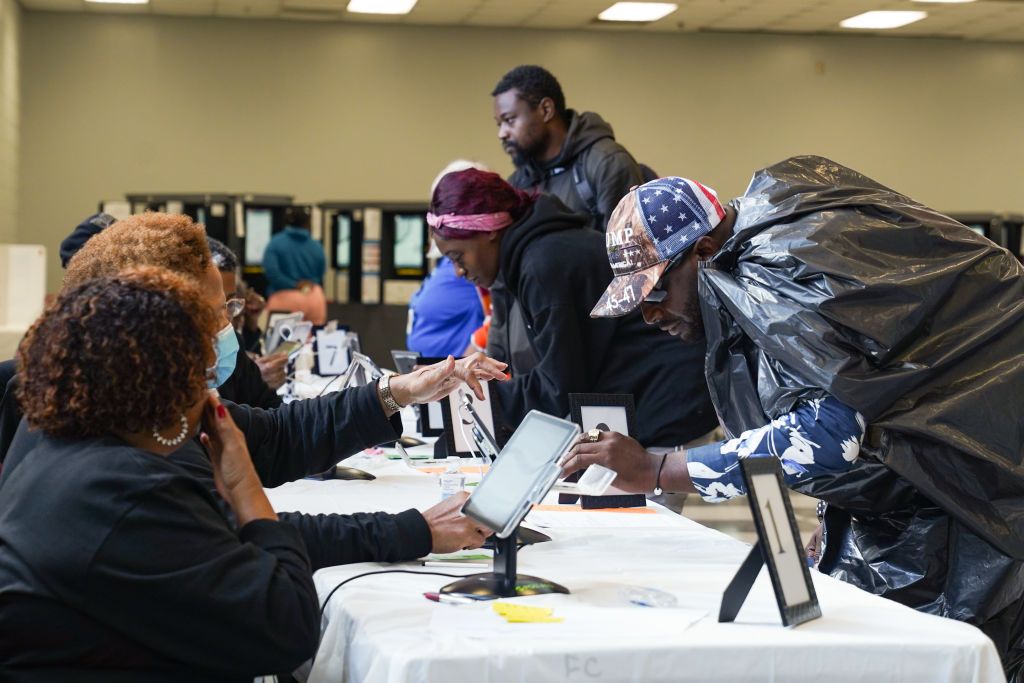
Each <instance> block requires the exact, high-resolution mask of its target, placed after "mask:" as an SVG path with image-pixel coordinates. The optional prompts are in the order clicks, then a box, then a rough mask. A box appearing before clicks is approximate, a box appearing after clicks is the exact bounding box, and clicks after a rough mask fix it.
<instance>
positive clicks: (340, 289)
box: [317, 201, 429, 306]
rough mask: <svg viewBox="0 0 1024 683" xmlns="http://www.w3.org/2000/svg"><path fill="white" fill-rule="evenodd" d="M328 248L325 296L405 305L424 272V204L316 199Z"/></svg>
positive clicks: (358, 301)
mask: <svg viewBox="0 0 1024 683" xmlns="http://www.w3.org/2000/svg"><path fill="white" fill-rule="evenodd" d="M317 207H318V208H319V210H320V215H321V220H322V226H321V227H322V231H323V235H324V250H325V251H326V252H327V277H326V278H325V284H324V289H325V290H326V292H327V298H328V299H333V300H335V301H338V302H339V303H362V304H389V305H396V306H397V305H400V306H407V305H408V304H409V299H410V298H412V295H413V294H415V293H416V290H417V289H419V287H420V285H421V284H422V282H423V278H424V277H426V275H427V258H426V251H427V244H428V242H427V240H428V238H429V232H428V228H427V221H426V212H427V206H426V204H418V203H404V202H336V201H326V202H321V203H319V204H318V205H317Z"/></svg>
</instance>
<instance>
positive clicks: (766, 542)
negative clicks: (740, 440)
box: [718, 456, 821, 626]
mask: <svg viewBox="0 0 1024 683" xmlns="http://www.w3.org/2000/svg"><path fill="white" fill-rule="evenodd" d="M740 469H741V471H742V472H743V479H744V480H745V481H746V484H747V497H748V499H749V501H750V511H751V513H752V514H753V517H754V526H755V527H756V528H757V538H758V541H757V543H755V544H754V547H753V548H751V549H750V554H749V555H747V559H746V560H744V561H743V564H742V565H741V566H740V569H739V571H738V572H736V576H735V578H733V580H732V582H731V583H730V584H729V587H728V588H726V589H725V594H724V595H723V596H722V607H721V610H720V612H719V614H718V620H719V621H732V620H734V619H735V618H736V614H737V613H738V612H739V610H740V606H741V605H742V604H743V601H744V599H746V597H747V593H748V592H749V591H750V586H751V585H752V584H753V583H754V579H756V578H757V575H758V573H759V572H760V570H761V565H762V564H767V565H768V573H769V575H770V576H771V579H772V588H774V589H775V599H776V600H777V601H778V603H779V613H780V614H781V615H782V623H783V625H785V626H792V625H795V624H800V623H803V622H805V621H808V620H810V619H814V618H816V617H820V616H821V608H820V607H819V606H818V597H817V595H815V593H814V585H813V584H812V583H811V574H810V571H809V570H808V568H807V560H806V559H805V557H804V552H803V547H802V545H801V543H800V532H799V531H798V529H797V526H796V518H795V517H793V508H792V506H791V505H790V503H789V495H788V493H789V492H788V490H787V489H786V488H785V484H784V483H783V479H782V467H781V466H780V465H779V460H778V458H775V457H773V456H766V457H753V458H743V459H741V460H740Z"/></svg>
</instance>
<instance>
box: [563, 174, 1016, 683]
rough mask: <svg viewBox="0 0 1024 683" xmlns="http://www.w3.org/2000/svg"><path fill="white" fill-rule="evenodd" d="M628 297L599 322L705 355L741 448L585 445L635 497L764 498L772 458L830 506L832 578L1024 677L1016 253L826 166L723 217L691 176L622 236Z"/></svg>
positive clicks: (617, 442)
mask: <svg viewBox="0 0 1024 683" xmlns="http://www.w3.org/2000/svg"><path fill="white" fill-rule="evenodd" d="M606 246H607V253H608V260H609V262H610V263H611V266H612V270H613V272H614V275H615V277H614V279H613V280H612V282H611V284H610V285H609V286H608V287H607V289H606V291H605V292H604V294H603V295H602V296H601V298H600V300H599V301H598V302H597V305H596V306H595V307H594V309H593V311H592V312H591V315H592V316H596V317H605V316H620V315H624V314H626V313H628V312H629V311H632V310H634V309H636V308H637V307H640V308H641V310H642V312H643V316H644V319H645V320H646V321H647V322H648V323H649V324H652V325H658V326H659V327H660V328H661V329H662V330H664V331H666V332H668V333H669V334H672V335H676V336H678V337H680V338H681V339H683V340H686V341H697V340H701V339H704V340H706V342H707V356H706V360H705V376H706V379H707V382H708V387H709V389H710V392H711V397H712V400H713V402H714V404H715V409H716V411H717V413H718V417H719V420H720V421H721V423H722V427H723V429H724V430H725V433H726V434H727V435H728V436H729V438H728V439H727V440H725V441H722V442H720V443H717V444H710V445H707V446H700V447H697V448H693V449H690V450H686V451H676V452H673V453H670V454H668V455H667V456H665V455H653V454H649V453H647V452H646V451H644V449H643V448H641V447H639V444H636V443H635V442H634V441H632V440H631V439H629V438H628V437H625V436H622V435H618V434H614V433H603V434H601V435H600V437H599V439H597V440H596V441H594V440H588V439H581V440H580V442H578V443H577V444H576V445H575V446H574V447H573V449H572V450H570V452H569V453H568V455H567V456H566V459H565V461H564V462H563V471H564V473H566V474H568V473H571V472H573V471H576V470H578V469H583V468H585V467H587V466H588V465H590V464H592V463H600V464H603V465H606V466H609V467H612V468H613V469H615V470H616V471H617V472H618V477H617V478H616V480H615V482H614V483H615V486H616V487H618V488H620V489H623V490H626V491H635V492H647V491H654V492H656V493H660V492H661V491H662V490H665V491H675V492H697V493H699V494H700V495H701V496H702V497H703V498H704V499H705V500H707V501H712V502H714V501H720V500H725V499H728V498H732V497H735V496H739V495H743V494H745V493H746V491H745V488H744V481H743V478H742V476H741V474H740V472H739V467H738V462H739V460H740V459H741V458H745V457H753V456H765V457H776V458H778V459H779V460H780V463H781V466H782V470H783V473H784V478H785V480H786V483H787V484H788V485H789V486H790V487H791V488H794V489H796V490H799V491H801V492H802V493H806V494H808V495H812V496H815V497H817V498H820V499H822V500H823V501H824V502H826V503H827V507H824V508H821V507H820V508H819V509H820V510H821V513H820V515H819V516H821V517H823V527H822V528H819V532H818V534H816V539H812V542H811V543H810V544H808V554H809V556H810V557H811V558H812V560H813V561H816V562H817V566H818V569H819V570H820V571H823V572H826V573H829V574H832V575H833V576H835V577H837V578H841V579H843V580H846V581H848V582H850V583H853V584H855V585H857V586H859V587H861V588H863V589H864V590H868V591H870V592H873V593H876V594H880V595H883V596H885V597H888V598H891V599H893V600H896V601H898V602H901V603H904V604H907V605H910V606H911V607H914V608H916V609H919V610H921V611H925V612H929V613H932V614H939V615H942V616H947V617H950V618H955V619H958V620H962V621H967V622H969V623H972V624H975V625H977V626H979V627H980V628H981V629H982V630H983V631H984V632H985V633H986V634H987V635H989V636H990V637H991V638H992V640H993V641H994V642H995V644H996V647H997V649H998V650H999V652H1000V655H1001V656H1002V658H1003V664H1004V667H1005V669H1006V671H1007V676H1008V679H1009V680H1010V681H1011V682H1012V681H1024V618H1022V617H1024V610H1022V606H1024V562H1022V560H1024V518H1022V517H1021V515H1020V514H1019V513H1018V511H1019V510H1021V509H1022V505H1024V468H1022V462H1024V423H1022V421H1021V420H1020V417H1019V413H1020V396H1022V395H1024V268H1022V266H1021V263H1020V261H1019V260H1018V259H1017V258H1016V257H1015V256H1014V255H1012V254H1010V253H1009V252H1007V251H1006V250H1005V249H1002V248H1001V247H999V246H997V245H995V244H993V243H992V242H990V241H988V240H987V239H985V238H984V237H982V236H980V235H977V234H975V233H974V232H972V231H971V230H970V229H968V228H967V227H965V226H963V225H961V224H959V223H957V222H956V221H954V220H953V219H951V218H948V217H946V216H943V215H942V214H939V213H937V212H935V211H933V210H931V209H929V208H927V207H925V206H922V205H921V204H919V203H917V202H915V201H913V200H912V199H910V198H908V197H906V196H904V195H901V194H899V193H897V192H895V191H893V190H891V189H889V188H887V187H885V186H883V185H881V184H879V183H877V182H876V181H874V180H871V179H870V178H867V177H865V176H864V175H862V174H860V173H857V172H856V171H853V170H851V169H849V168H845V167H843V166H841V165H839V164H837V163H835V162H833V161H830V160H828V159H824V158H822V157H816V156H804V157H793V158H790V159H786V160H784V161H782V162H779V163H777V164H775V165H773V166H770V167H768V168H765V169H762V170H760V171H758V172H757V173H755V174H754V177H753V179H752V180H751V183H750V185H749V187H748V189H747V191H746V193H745V194H744V195H743V196H742V197H739V198H737V199H735V200H733V201H732V202H730V203H729V204H728V205H727V206H724V207H723V206H722V204H721V203H720V202H719V201H718V197H717V195H716V194H715V192H714V191H713V190H711V189H709V188H707V187H705V186H703V185H701V184H700V183H697V182H694V181H692V180H688V179H685V178H662V179H658V180H655V181H652V182H649V183H646V184H644V185H641V186H640V187H637V188H634V189H633V190H631V191H630V193H629V194H628V195H626V196H625V197H624V198H623V199H622V201H621V202H620V203H619V205H618V206H617V207H616V209H615V211H614V212H613V214H612V217H611V219H610V221H609V223H608V228H607V231H606Z"/></svg>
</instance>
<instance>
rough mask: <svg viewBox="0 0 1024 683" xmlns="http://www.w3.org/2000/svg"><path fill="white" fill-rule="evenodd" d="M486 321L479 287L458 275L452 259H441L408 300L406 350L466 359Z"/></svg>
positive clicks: (434, 355)
mask: <svg viewBox="0 0 1024 683" xmlns="http://www.w3.org/2000/svg"><path fill="white" fill-rule="evenodd" d="M483 322H484V310H483V306H482V305H481V304H480V295H479V294H477V291H476V287H474V286H473V285H471V284H470V283H468V282H466V281H465V280H463V279H462V278H460V277H459V276H458V275H456V274H455V266H454V265H453V264H452V262H451V259H449V258H448V257H446V256H442V257H441V260H440V261H438V263H437V267H436V268H434V271H433V272H432V273H431V274H430V275H428V276H427V279H425V280H424V281H423V286H422V287H420V289H419V291H417V292H416V293H415V294H413V295H412V299H411V300H410V301H409V324H408V326H407V328H406V342H405V343H406V348H408V349H409V350H410V351H419V352H420V354H421V355H423V356H426V357H435V358H443V357H444V356H448V355H452V356H456V357H459V356H464V355H466V354H467V353H470V352H472V350H473V348H472V343H471V337H472V335H473V332H474V331H475V330H476V329H477V328H478V327H480V325H482V324H483Z"/></svg>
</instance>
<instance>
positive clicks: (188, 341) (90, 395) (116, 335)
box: [17, 266, 221, 438]
mask: <svg viewBox="0 0 1024 683" xmlns="http://www.w3.org/2000/svg"><path fill="white" fill-rule="evenodd" d="M220 325H221V323H220V321H219V320H218V318H217V315H216V313H215V312H214V311H211V310H210V307H209V306H208V305H206V304H204V303H203V300H202V296H201V294H200V292H199V290H198V288H197V287H196V285H195V283H194V282H191V281H190V280H188V279H187V278H183V277H181V276H180V275H177V274H175V273H171V272H169V271H167V270H164V269H162V268H155V267H151V266H147V267H140V268H133V269H129V270H126V271H124V272H122V273H120V274H118V275H116V276H113V277H100V278H95V279H92V280H88V281H86V282H84V283H81V284H79V285H76V286H74V287H71V288H65V289H64V291H63V292H61V294H60V295H59V296H58V297H57V300H56V301H55V302H54V303H53V305H52V306H51V307H50V308H49V309H48V310H47V311H46V312H45V313H44V314H43V315H42V316H41V317H40V318H39V320H37V321H36V322H35V324H34V325H33V326H32V328H31V329H30V330H29V331H28V334H27V335H26V336H25V339H24V340H23V341H22V343H21V346H20V348H19V359H18V374H19V375H20V376H21V384H20V387H19V388H18V392H17V399H18V401H19V403H20V404H21V407H22V410H23V411H24V414H25V417H26V418H27V419H28V423H29V425H31V426H32V427H34V428H38V429H42V430H45V431H47V432H49V433H51V434H54V435H56V436H63V437H73V438H81V437H88V436H97V435H104V434H117V433H136V432H143V431H148V430H151V429H154V428H165V427H168V426H170V425H172V424H173V425H177V423H178V420H179V418H180V415H181V414H182V413H183V412H184V411H185V409H186V408H188V407H190V406H192V405H194V404H195V403H196V402H197V401H199V400H200V399H201V398H202V397H203V395H204V393H205V392H206V369H207V368H208V367H210V366H211V365H213V364H214V362H215V361H216V353H215V352H214V350H213V344H212V341H211V340H212V338H213V336H214V335H215V334H216V333H217V329H218V327H220Z"/></svg>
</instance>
